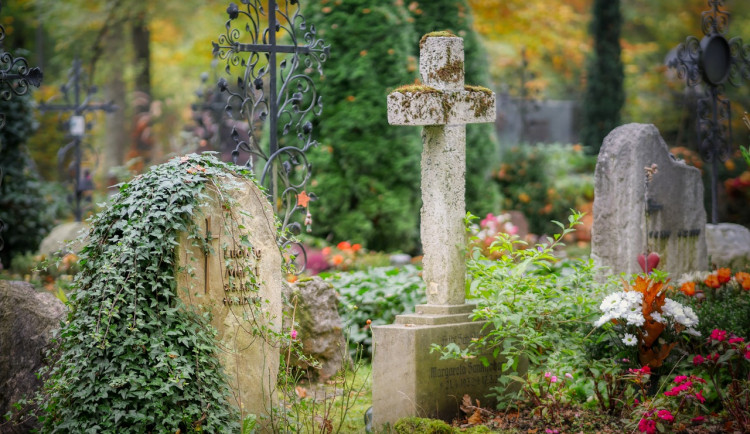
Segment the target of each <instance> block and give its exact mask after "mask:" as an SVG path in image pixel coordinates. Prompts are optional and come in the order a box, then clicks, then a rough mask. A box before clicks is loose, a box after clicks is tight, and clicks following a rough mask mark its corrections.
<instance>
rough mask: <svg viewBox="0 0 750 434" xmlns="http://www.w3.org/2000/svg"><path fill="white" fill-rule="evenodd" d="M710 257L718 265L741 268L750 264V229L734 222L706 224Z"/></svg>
mask: <svg viewBox="0 0 750 434" xmlns="http://www.w3.org/2000/svg"><path fill="white" fill-rule="evenodd" d="M706 244H707V246H708V258H709V259H710V260H711V263H712V264H714V265H716V266H717V267H729V268H732V269H733V270H740V269H742V268H744V267H746V266H747V265H750V229H748V228H746V227H744V226H740V225H736V224H734V223H719V224H717V225H712V224H708V225H706Z"/></svg>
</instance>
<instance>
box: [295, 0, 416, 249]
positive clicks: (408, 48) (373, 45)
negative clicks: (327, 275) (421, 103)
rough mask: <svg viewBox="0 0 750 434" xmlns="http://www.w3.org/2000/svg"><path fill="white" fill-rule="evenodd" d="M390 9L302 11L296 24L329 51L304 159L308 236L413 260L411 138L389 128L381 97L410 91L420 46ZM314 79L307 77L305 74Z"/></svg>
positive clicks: (402, 15)
mask: <svg viewBox="0 0 750 434" xmlns="http://www.w3.org/2000/svg"><path fill="white" fill-rule="evenodd" d="M397 3H398V2H397V1H391V0H388V1H382V2H373V1H372V0H337V1H331V0H321V1H320V2H306V3H305V4H304V9H303V11H302V12H303V15H304V16H305V17H306V18H307V21H308V23H309V24H314V25H315V27H316V28H317V30H318V34H319V35H320V36H321V37H322V38H323V39H324V40H325V42H326V43H327V44H330V45H331V53H330V56H329V58H328V60H327V61H326V63H325V64H324V65H323V69H324V77H323V78H322V79H321V80H320V81H318V82H317V84H316V86H317V87H318V90H319V91H320V93H321V95H322V97H323V112H322V115H321V116H320V117H319V118H317V119H316V121H315V122H316V124H315V137H316V139H317V140H318V142H319V143H320V145H319V146H318V148H317V149H311V150H310V151H309V153H308V157H309V158H310V161H311V162H312V164H313V180H312V181H311V185H310V190H312V191H313V192H315V193H316V194H317V195H318V196H319V197H320V199H319V200H318V201H317V202H313V203H312V204H311V211H312V214H313V218H314V224H313V233H314V234H315V235H318V236H322V237H327V238H329V239H330V240H331V241H343V240H349V241H351V242H359V243H363V244H364V245H365V246H366V247H368V248H370V249H373V250H401V251H405V252H414V251H416V249H417V247H418V239H419V229H418V222H419V209H420V197H421V194H420V190H419V179H420V165H419V164H420V163H419V160H420V153H421V139H420V135H419V129H418V128H406V127H398V126H391V125H389V124H388V120H387V108H386V97H387V95H388V93H389V92H391V91H392V90H393V89H395V88H396V87H398V86H400V85H403V84H408V83H412V82H414V79H415V78H416V77H417V74H418V72H417V59H416V57H414V56H412V55H410V53H412V52H413V48H412V47H413V46H416V45H417V43H418V40H419V39H418V38H417V37H416V34H415V33H414V32H413V27H412V26H411V24H410V23H409V22H408V21H407V20H408V18H409V17H408V14H407V13H406V11H405V10H404V8H403V7H402V6H400V5H398V4H397ZM313 75H315V74H313Z"/></svg>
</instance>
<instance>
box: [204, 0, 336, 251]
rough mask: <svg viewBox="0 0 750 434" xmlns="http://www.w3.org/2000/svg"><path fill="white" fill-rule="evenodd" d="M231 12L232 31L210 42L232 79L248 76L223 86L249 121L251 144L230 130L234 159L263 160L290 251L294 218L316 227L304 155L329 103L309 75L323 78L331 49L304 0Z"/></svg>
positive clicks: (258, 3)
mask: <svg viewBox="0 0 750 434" xmlns="http://www.w3.org/2000/svg"><path fill="white" fill-rule="evenodd" d="M264 3H265V5H267V9H266V8H264ZM267 11H268V12H267ZM227 14H228V15H229V20H227V22H226V25H225V27H226V31H225V33H223V34H221V35H220V36H219V41H218V43H217V42H212V45H213V53H214V55H218V56H219V57H220V58H221V59H224V60H226V68H225V70H226V73H227V74H229V75H231V74H232V68H233V67H234V68H238V67H239V68H242V71H241V72H240V74H239V75H240V76H239V77H238V78H237V85H236V87H234V86H230V84H229V83H228V82H227V80H225V79H224V78H222V79H220V80H219V83H218V86H219V89H220V90H221V91H222V92H227V94H228V95H229V96H228V97H227V103H226V107H225V110H226V111H227V112H228V113H229V114H230V115H231V117H232V118H233V119H234V120H236V121H244V122H247V124H248V126H249V139H248V140H247V141H244V140H241V139H240V137H239V134H238V133H237V131H236V130H233V131H232V140H233V141H234V142H235V144H236V147H235V149H234V151H233V152H232V159H233V161H234V162H235V163H237V161H238V159H239V157H240V152H244V153H247V154H249V156H248V159H247V160H246V162H245V165H246V166H248V167H251V168H253V166H254V165H255V163H256V161H257V160H264V161H265V165H264V166H263V168H262V170H259V171H258V172H259V173H260V183H261V184H262V185H263V186H265V187H266V188H267V189H268V191H269V199H270V200H271V203H272V204H273V205H274V209H275V211H276V213H277V214H279V215H280V218H281V221H282V230H281V232H280V233H281V238H280V239H279V240H278V241H279V244H280V245H282V246H285V245H287V244H289V243H290V239H289V238H288V237H286V235H285V233H286V231H285V230H286V229H289V232H291V233H292V234H297V233H299V232H300V231H301V225H300V224H299V223H298V222H293V221H292V220H291V219H292V216H293V214H294V213H295V211H306V215H305V224H308V226H309V224H310V223H311V218H312V217H311V215H310V212H309V210H308V209H307V207H308V201H309V200H315V195H313V194H312V193H310V194H308V193H307V192H306V191H305V186H306V185H307V181H308V180H309V178H310V174H311V165H310V163H309V162H308V160H307V157H306V156H305V153H306V152H307V151H308V150H309V149H310V148H311V147H314V146H316V145H317V141H315V140H314V139H313V138H312V132H313V124H312V122H311V119H312V118H313V117H314V116H318V115H320V113H321V110H322V108H323V104H322V100H321V97H320V96H319V95H318V93H317V90H316V89H315V85H314V82H313V80H312V79H311V78H310V77H309V76H308V75H307V74H309V73H310V72H312V71H313V70H317V71H318V73H319V74H321V75H322V74H323V68H322V64H323V62H325V61H326V59H327V58H328V54H329V46H328V45H325V43H324V42H323V40H322V39H320V38H318V36H317V32H316V30H315V26H313V25H310V26H308V25H307V22H306V20H305V18H304V17H303V16H302V15H301V14H300V7H299V0H283V1H281V2H277V1H276V0H266V1H263V0H242V9H240V7H239V6H237V4H235V3H230V4H229V7H228V8H227ZM261 19H263V20H266V21H267V22H268V26H267V27H266V28H265V29H264V28H262V27H261ZM240 21H246V23H244V24H240ZM233 24H234V25H237V27H233ZM240 28H242V29H244V32H245V33H246V34H247V40H248V43H241V42H240V38H241V36H242V31H241V30H240ZM280 39H288V40H289V42H290V44H289V45H281V44H279V43H278V42H279V40H280ZM261 54H262V55H263V57H264V58H265V60H266V62H265V63H264V62H262V61H261V60H262V58H261ZM283 54H286V55H287V56H285V57H284V60H282V61H281V62H280V63H278V62H277V58H278V56H279V55H283ZM277 63H278V64H277ZM266 78H267V81H268V94H266V83H265V79H266ZM266 119H268V146H267V151H265V150H264V149H263V147H261V145H260V141H261V126H262V124H263V123H264V122H265V120H266ZM280 128H281V135H279V129H280ZM291 133H296V139H297V142H296V144H295V141H294V140H293V139H292V138H287V137H286V136H288V135H290V134H291ZM302 253H303V254H304V250H303V251H302Z"/></svg>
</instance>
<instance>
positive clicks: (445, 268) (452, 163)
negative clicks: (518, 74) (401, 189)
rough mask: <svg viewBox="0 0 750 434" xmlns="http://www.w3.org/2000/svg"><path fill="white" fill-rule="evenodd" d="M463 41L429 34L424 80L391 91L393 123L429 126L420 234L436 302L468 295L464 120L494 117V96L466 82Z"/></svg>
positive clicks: (430, 295) (430, 298)
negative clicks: (466, 289) (466, 282)
mask: <svg viewBox="0 0 750 434" xmlns="http://www.w3.org/2000/svg"><path fill="white" fill-rule="evenodd" d="M463 64H464V51H463V39H461V38H459V37H456V36H454V35H450V36H444V34H442V33H441V35H440V36H430V34H428V35H426V36H425V37H424V38H423V39H422V42H421V43H420V60H419V67H420V74H421V76H422V82H423V83H424V84H423V85H413V86H404V87H402V88H399V89H397V90H396V91H394V92H392V93H391V94H390V95H388V122H389V123H390V124H392V125H412V126H417V125H419V126H423V127H424V128H423V129H422V141H423V144H424V148H423V151H422V211H421V229H420V232H421V238H422V249H423V252H424V259H423V266H424V268H423V273H422V275H423V278H424V281H425V283H426V285H427V302H428V304H431V305H443V306H450V305H462V304H464V301H465V296H464V295H465V279H466V263H465V258H464V254H465V253H464V249H465V245H466V235H465V228H464V217H465V215H466V205H465V199H464V196H465V183H466V181H465V178H466V124H468V123H480V122H493V121H494V120H495V94H494V93H493V92H492V91H490V90H489V89H484V88H478V87H471V86H464V69H463Z"/></svg>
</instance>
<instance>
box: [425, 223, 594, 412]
mask: <svg viewBox="0 0 750 434" xmlns="http://www.w3.org/2000/svg"><path fill="white" fill-rule="evenodd" d="M580 217H581V215H580V214H574V215H573V216H571V217H570V218H569V221H570V224H571V228H566V229H565V230H564V231H563V233H562V234H556V235H555V240H556V241H555V242H554V243H552V244H551V245H546V244H545V245H542V244H539V245H537V246H535V248H527V249H518V245H519V243H520V241H513V240H511V239H510V237H509V236H508V235H507V234H500V235H499V236H498V238H497V240H496V241H495V242H494V243H493V244H492V245H491V247H490V252H501V253H502V255H501V256H500V258H499V259H497V260H491V259H489V258H488V257H487V256H485V255H484V254H483V253H482V249H481V248H479V247H476V248H474V249H472V252H471V253H472V254H471V258H470V259H469V260H468V261H467V270H468V273H469V276H470V277H469V282H470V285H469V288H470V289H469V294H470V299H474V300H475V301H476V302H477V307H476V309H475V310H474V314H473V320H475V321H487V322H488V323H489V326H488V328H487V329H486V332H487V333H486V334H485V335H484V336H483V337H482V338H480V339H479V340H477V341H475V342H473V343H471V344H470V345H469V346H468V347H467V348H460V347H459V346H458V345H456V344H449V345H447V346H446V347H440V346H437V345H433V349H435V350H439V351H440V352H442V354H443V356H444V357H461V358H465V357H470V356H472V355H474V356H477V355H480V354H487V353H488V352H491V353H492V354H493V356H494V357H496V358H497V357H499V358H501V359H504V360H505V363H504V364H503V370H507V369H510V370H512V371H516V370H518V368H519V362H520V361H521V360H524V359H525V360H528V361H529V368H528V372H529V373H530V374H531V373H539V372H542V371H544V370H550V369H552V368H555V367H557V368H562V367H568V368H572V367H578V366H582V361H583V360H584V357H585V351H584V339H583V337H584V336H586V335H587V334H588V333H589V332H591V330H592V329H593V323H594V320H596V319H597V318H598V316H599V315H598V314H599V311H598V305H599V302H600V300H601V298H602V293H603V291H605V289H606V285H600V284H597V283H596V282H595V281H594V265H593V262H592V261H591V260H589V261H587V262H584V261H580V260H573V261H566V262H561V261H558V260H557V259H555V257H554V255H553V252H554V249H555V248H557V247H558V246H559V245H560V244H561V243H560V242H559V240H560V239H561V236H562V235H563V234H565V233H567V232H570V231H572V230H573V229H572V226H574V225H575V224H577V222H578V220H579V219H580ZM560 226H563V225H562V224H560ZM480 360H482V361H483V362H488V361H487V360H486V357H484V356H480ZM571 370H572V369H571ZM511 377H515V379H514V378H511ZM512 381H518V377H517V376H510V375H503V376H502V377H501V378H500V379H499V380H498V382H499V387H498V388H497V393H498V394H500V395H503V394H505V393H507V392H505V390H506V389H507V386H508V385H509V384H510V383H511V382H512ZM500 402H501V404H504V405H507V404H508V403H509V402H508V400H507V399H505V400H502V399H501V400H500Z"/></svg>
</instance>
